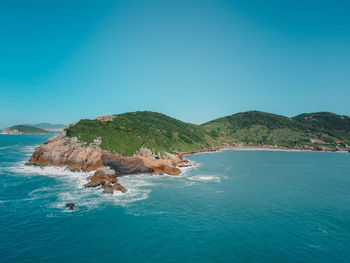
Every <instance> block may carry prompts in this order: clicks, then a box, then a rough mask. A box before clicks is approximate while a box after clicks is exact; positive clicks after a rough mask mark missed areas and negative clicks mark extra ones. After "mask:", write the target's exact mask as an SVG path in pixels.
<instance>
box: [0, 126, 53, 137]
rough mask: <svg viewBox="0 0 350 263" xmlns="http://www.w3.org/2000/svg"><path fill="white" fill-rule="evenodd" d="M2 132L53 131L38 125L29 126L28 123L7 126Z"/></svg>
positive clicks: (39, 133) (38, 132) (31, 132)
mask: <svg viewBox="0 0 350 263" xmlns="http://www.w3.org/2000/svg"><path fill="white" fill-rule="evenodd" d="M1 134H29V135H32V134H37V135H41V134H52V132H51V131H47V130H44V129H41V128H38V127H34V126H27V125H15V126H11V127H9V128H5V129H4V130H3V131H2V132H1Z"/></svg>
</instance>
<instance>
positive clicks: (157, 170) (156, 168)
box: [152, 164, 181, 175]
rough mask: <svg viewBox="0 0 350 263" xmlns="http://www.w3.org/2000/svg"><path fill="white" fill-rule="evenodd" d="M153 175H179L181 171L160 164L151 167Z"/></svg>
mask: <svg viewBox="0 0 350 263" xmlns="http://www.w3.org/2000/svg"><path fill="white" fill-rule="evenodd" d="M152 168H153V170H154V173H166V174H169V175H179V174H180V173H181V170H180V169H179V168H177V167H174V166H170V165H166V164H161V165H159V166H153V167H152Z"/></svg>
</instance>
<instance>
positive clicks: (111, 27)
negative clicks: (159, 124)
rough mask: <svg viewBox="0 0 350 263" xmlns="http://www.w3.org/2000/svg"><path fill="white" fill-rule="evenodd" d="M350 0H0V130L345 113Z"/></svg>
mask: <svg viewBox="0 0 350 263" xmlns="http://www.w3.org/2000/svg"><path fill="white" fill-rule="evenodd" d="M349 14H350V1H347V0H345V1H336V0H330V1H322V0H318V1H313V0H309V1H305V0H303V1H299V0H292V1H287V0H285V1H281V0H276V1H269V0H261V1H259V0H250V1H234V0H230V1H221V0H212V1H206V0H199V1H192V0H185V1H182V0H174V1H172V0H169V1H163V0H161V1H153V0H147V1H146V0H143V1H141V0H140V1H137V0H128V1H127V0H125V1H116V0H113V1H108V0H106V1H104V0H99V1H89V0H83V1H79V0H57V1H55V0H50V1H47V0H42V1H39V0H32V1H27V0H23V1H18V0H0V61H1V62H0V89H1V90H0V91H1V93H0V94H1V97H0V98H1V101H0V112H1V115H0V127H8V126H10V125H14V124H21V123H38V122H51V123H63V124H69V123H72V122H75V121H78V120H80V119H82V118H94V117H96V116H101V115H107V114H118V113H123V112H130V111H137V110H150V111H157V112H161V113H164V114H167V115H170V116H172V117H175V118H177V119H180V120H182V121H186V122H192V123H198V124H199V123H203V122H206V121H209V120H212V119H215V118H218V117H222V116H226V115H231V114H233V113H237V112H242V111H248V110H260V111H266V112H272V113H276V114H281V115H285V116H289V117H291V116H294V115H297V114H301V113H304V112H317V111H331V112H334V113H338V114H344V115H350V103H349V98H350V15H349Z"/></svg>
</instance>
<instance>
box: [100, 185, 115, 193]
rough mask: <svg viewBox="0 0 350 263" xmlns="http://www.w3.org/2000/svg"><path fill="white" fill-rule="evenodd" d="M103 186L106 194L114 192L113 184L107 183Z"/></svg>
mask: <svg viewBox="0 0 350 263" xmlns="http://www.w3.org/2000/svg"><path fill="white" fill-rule="evenodd" d="M102 188H103V191H102V192H103V193H105V194H113V185H111V184H105V185H103V186H102Z"/></svg>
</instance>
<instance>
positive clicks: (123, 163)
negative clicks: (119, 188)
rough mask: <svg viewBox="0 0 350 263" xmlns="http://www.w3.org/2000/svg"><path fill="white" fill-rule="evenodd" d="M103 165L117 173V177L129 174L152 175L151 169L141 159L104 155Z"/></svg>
mask: <svg viewBox="0 0 350 263" xmlns="http://www.w3.org/2000/svg"><path fill="white" fill-rule="evenodd" d="M101 160H102V163H103V165H104V166H108V167H110V168H111V169H113V170H114V171H115V174H116V175H117V176H122V175H128V174H140V173H152V172H153V170H152V169H151V167H149V166H147V165H146V164H145V163H144V162H143V160H142V158H140V157H136V156H133V157H123V156H120V155H118V154H109V153H104V154H103V155H102V158H101Z"/></svg>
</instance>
